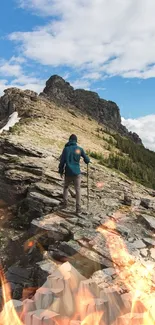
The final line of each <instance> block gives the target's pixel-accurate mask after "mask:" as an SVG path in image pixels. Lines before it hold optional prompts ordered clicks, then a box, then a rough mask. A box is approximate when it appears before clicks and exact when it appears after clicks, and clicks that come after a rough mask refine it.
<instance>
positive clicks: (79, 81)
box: [71, 79, 90, 90]
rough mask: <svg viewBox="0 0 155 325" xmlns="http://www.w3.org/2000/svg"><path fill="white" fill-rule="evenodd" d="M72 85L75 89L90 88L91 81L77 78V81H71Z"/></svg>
mask: <svg viewBox="0 0 155 325" xmlns="http://www.w3.org/2000/svg"><path fill="white" fill-rule="evenodd" d="M71 85H72V87H73V88H74V89H85V90H89V89H90V88H89V87H90V82H89V81H88V80H83V79H77V80H75V81H71Z"/></svg>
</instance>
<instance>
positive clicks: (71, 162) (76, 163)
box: [59, 134, 90, 215]
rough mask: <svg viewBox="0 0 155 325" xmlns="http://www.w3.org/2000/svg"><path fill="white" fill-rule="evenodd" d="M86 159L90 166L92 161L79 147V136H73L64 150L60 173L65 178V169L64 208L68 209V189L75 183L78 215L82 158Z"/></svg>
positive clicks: (77, 212)
mask: <svg viewBox="0 0 155 325" xmlns="http://www.w3.org/2000/svg"><path fill="white" fill-rule="evenodd" d="M81 157H82V158H83V159H84V162H85V163H86V164H89V162H90V159H89V157H88V156H87V155H86V153H85V152H84V150H83V149H82V148H80V147H79V146H78V145H77V136H76V135H75V134H72V135H71V136H70V138H69V142H68V143H67V144H66V145H65V148H64V149H63V152H62V155H61V159H60V164H59V173H60V175H61V177H63V173H64V169H65V183H64V191H63V200H64V201H63V208H64V209H66V208H67V201H68V187H69V185H70V184H71V183H74V187H75V191H76V214H77V215H78V214H80V212H81V188H80V187H81V171H80V158H81Z"/></svg>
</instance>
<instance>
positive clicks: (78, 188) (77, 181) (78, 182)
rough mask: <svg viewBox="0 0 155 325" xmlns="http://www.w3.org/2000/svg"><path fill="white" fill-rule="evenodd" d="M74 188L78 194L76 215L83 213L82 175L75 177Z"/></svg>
mask: <svg viewBox="0 0 155 325" xmlns="http://www.w3.org/2000/svg"><path fill="white" fill-rule="evenodd" d="M74 186H75V192H76V213H80V212H81V175H78V176H75V177H74Z"/></svg>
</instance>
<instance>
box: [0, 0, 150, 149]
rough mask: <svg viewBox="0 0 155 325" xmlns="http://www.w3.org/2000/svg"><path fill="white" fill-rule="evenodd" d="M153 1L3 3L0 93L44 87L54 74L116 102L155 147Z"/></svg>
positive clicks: (26, 0)
mask: <svg viewBox="0 0 155 325" xmlns="http://www.w3.org/2000/svg"><path fill="white" fill-rule="evenodd" d="M154 12H155V2H154V1H152V0H147V2H146V1H145V0H141V1H139V0H125V1H122V0H111V1H107V0H89V1H88V0H6V1H2V3H1V12H0V94H1V95H2V93H3V90H4V89H5V88H7V87H11V86H17V87H20V88H23V89H25V88H29V89H33V90H35V91H37V92H40V91H41V90H42V89H43V87H44V85H45V81H46V80H47V79H48V78H49V77H50V76H51V75H52V74H58V75H61V76H62V77H64V78H65V79H66V80H67V81H69V82H71V84H72V85H73V86H74V87H75V88H85V89H89V90H92V91H96V92H98V93H99V95H100V96H101V97H102V98H105V99H107V100H112V101H115V102H116V103H117V104H118V106H119V107H120V110H121V115H122V117H123V118H124V119H123V123H124V124H125V125H126V126H127V127H128V128H129V129H131V130H133V131H135V132H138V133H139V134H140V136H141V137H142V139H143V141H144V143H145V145H146V146H147V147H149V148H151V149H153V150H155V131H154V123H155V94H154V89H155V21H154Z"/></svg>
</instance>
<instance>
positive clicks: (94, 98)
mask: <svg viewBox="0 0 155 325" xmlns="http://www.w3.org/2000/svg"><path fill="white" fill-rule="evenodd" d="M40 95H41V96H45V97H47V98H48V99H49V100H51V101H54V102H55V103H56V104H59V105H61V106H65V107H68V106H73V107H74V108H75V109H76V108H77V109H79V110H80V111H81V112H82V113H86V114H88V115H89V116H90V117H92V118H93V119H95V120H97V121H98V122H99V123H101V124H104V125H105V126H107V128H108V129H112V130H114V131H116V132H119V133H120V134H121V135H123V136H127V137H129V138H131V139H132V140H133V141H134V142H135V143H137V144H141V145H142V141H141V139H140V137H139V136H138V135H137V134H136V133H132V132H129V131H128V130H127V128H126V127H125V126H123V125H122V124H121V115H120V110H119V107H118V106H117V104H116V103H114V102H112V101H107V100H105V99H102V98H100V97H99V95H98V94H97V93H95V92H92V91H87V90H84V89H76V90H74V88H73V87H72V86H71V85H70V84H69V82H66V81H65V80H64V79H63V78H61V77H60V76H57V75H54V76H52V77H50V78H49V79H48V80H47V82H46V87H45V89H44V90H43V92H42V93H41V94H40Z"/></svg>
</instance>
